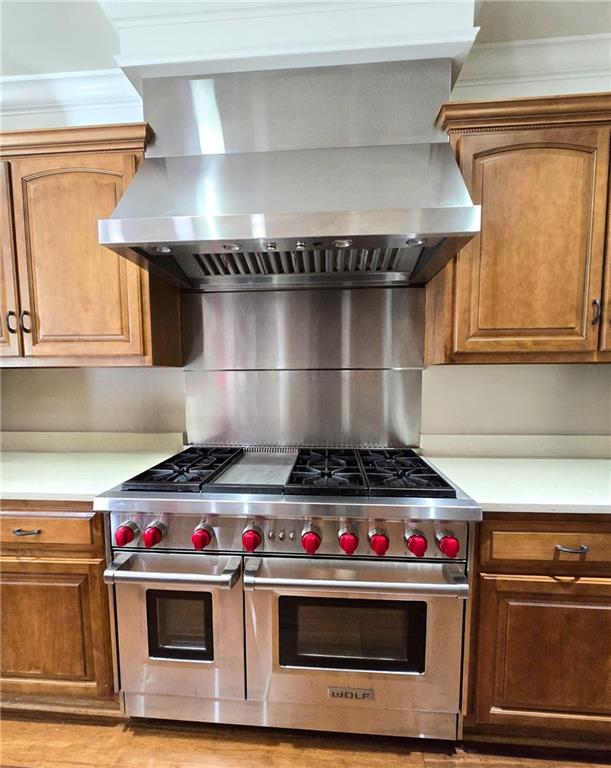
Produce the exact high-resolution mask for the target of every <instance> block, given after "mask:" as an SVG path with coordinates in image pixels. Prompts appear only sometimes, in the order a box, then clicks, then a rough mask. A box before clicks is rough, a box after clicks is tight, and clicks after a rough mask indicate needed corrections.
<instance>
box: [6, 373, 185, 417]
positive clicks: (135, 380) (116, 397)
mask: <svg viewBox="0 0 611 768" xmlns="http://www.w3.org/2000/svg"><path fill="white" fill-rule="evenodd" d="M0 427H1V429H2V430H5V431H20V430H25V431H31V432H46V431H51V432H83V431H84V432H87V431H92V432H184V430H185V389H184V374H183V372H182V369H180V368H155V369H141V368H67V369H60V368H55V369H45V368H39V369H29V370H28V369H17V368H14V369H9V370H7V369H5V370H3V371H1V372H0Z"/></svg>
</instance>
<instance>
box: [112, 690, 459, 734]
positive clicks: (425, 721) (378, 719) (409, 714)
mask: <svg viewBox="0 0 611 768" xmlns="http://www.w3.org/2000/svg"><path fill="white" fill-rule="evenodd" d="M124 700H125V712H126V714H127V715H129V716H131V717H151V718H160V719H169V720H176V717H177V713H180V717H181V718H182V719H184V720H194V721H199V722H204V723H232V724H235V725H254V726H267V727H272V728H291V729H293V728H307V729H308V730H314V731H329V730H331V731H335V732H338V733H371V734H378V735H385V736H410V737H414V738H427V739H446V740H452V741H454V740H455V739H456V722H457V716H456V715H455V714H454V713H450V714H447V713H445V712H427V711H424V710H419V709H411V710H405V709H397V710H375V709H371V708H370V709H368V710H367V711H366V712H363V711H362V710H361V704H360V702H358V703H355V702H350V703H348V704H346V703H345V702H342V701H341V700H339V701H338V700H334V701H329V700H327V701H325V703H324V704H322V703H321V704H319V705H318V706H316V707H313V706H312V705H311V704H287V703H286V702H282V703H281V704H277V703H275V702H260V701H236V700H233V701H222V700H218V699H201V698H194V697H192V696H180V695H166V696H159V695H154V694H146V695H142V694H134V693H128V694H125V696H124Z"/></svg>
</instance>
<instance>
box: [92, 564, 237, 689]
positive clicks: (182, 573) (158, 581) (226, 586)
mask: <svg viewBox="0 0 611 768" xmlns="http://www.w3.org/2000/svg"><path fill="white" fill-rule="evenodd" d="M104 580H105V581H106V582H107V583H112V584H114V590H115V606H116V618H117V638H118V652H119V669H120V678H121V691H122V692H123V693H128V694H166V695H171V696H175V695H181V696H196V697H198V698H206V699H243V698H244V647H243V638H242V615H243V591H242V583H241V558H239V557H233V558H230V557H223V556H219V557H216V556H211V555H177V556H168V555H167V554H154V553H150V554H149V553H146V554H140V553H129V554H126V553H122V554H120V555H117V558H116V559H115V560H114V561H113V563H112V564H111V565H110V566H109V567H108V569H107V570H106V571H105V573H104Z"/></svg>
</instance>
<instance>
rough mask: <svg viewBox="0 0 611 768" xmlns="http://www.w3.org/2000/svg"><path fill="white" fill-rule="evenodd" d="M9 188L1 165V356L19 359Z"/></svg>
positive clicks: (3, 163)
mask: <svg viewBox="0 0 611 768" xmlns="http://www.w3.org/2000/svg"><path fill="white" fill-rule="evenodd" d="M10 184H11V182H10V166H9V164H8V163H7V162H6V161H4V160H3V161H0V233H1V234H0V356H2V357H19V356H20V354H21V334H20V333H19V332H18V331H19V327H18V318H19V314H20V309H19V297H18V293H17V260H16V257H15V238H14V232H13V217H12V210H11V194H10Z"/></svg>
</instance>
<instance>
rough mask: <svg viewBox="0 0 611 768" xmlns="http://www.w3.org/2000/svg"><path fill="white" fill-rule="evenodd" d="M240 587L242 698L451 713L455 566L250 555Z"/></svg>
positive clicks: (457, 612)
mask: <svg viewBox="0 0 611 768" xmlns="http://www.w3.org/2000/svg"><path fill="white" fill-rule="evenodd" d="M244 589H245V609H246V610H245V615H246V654H247V659H246V661H247V664H246V666H247V696H248V699H252V700H256V701H262V702H265V703H266V704H267V705H268V706H272V705H274V704H282V705H285V706H290V705H307V707H308V708H310V709H311V708H317V711H318V712H319V713H320V716H321V717H325V716H330V717H331V718H332V719H333V717H334V714H333V713H331V714H329V713H330V712H332V710H330V709H329V707H342V706H346V705H349V706H350V707H351V709H350V711H351V712H353V713H354V716H357V717H358V715H357V712H355V709H354V708H355V707H358V708H359V711H360V712H361V713H363V711H364V710H366V711H371V712H373V711H374V710H383V711H385V712H388V714H389V716H390V710H395V711H396V710H403V711H405V710H420V711H427V712H435V713H448V714H452V715H454V716H455V715H456V714H457V713H458V712H459V707H460V682H461V657H462V641H463V616H464V598H466V597H467V594H468V585H467V581H466V578H465V576H464V569H463V567H462V566H460V565H458V564H451V565H444V564H437V563H430V564H429V563H413V562H410V563H392V562H388V561H383V562H370V561H367V562H362V561H361V562H348V563H347V562H346V561H339V560H338V561H335V560H329V561H323V560H316V561H312V560H302V559H288V558H284V559H279V558H266V559H262V558H261V559H259V558H249V559H247V560H246V564H245V572H244ZM325 710H326V712H327V715H325V714H324V712H325ZM452 722H454V721H452ZM350 730H352V728H350ZM414 735H418V734H414Z"/></svg>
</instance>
